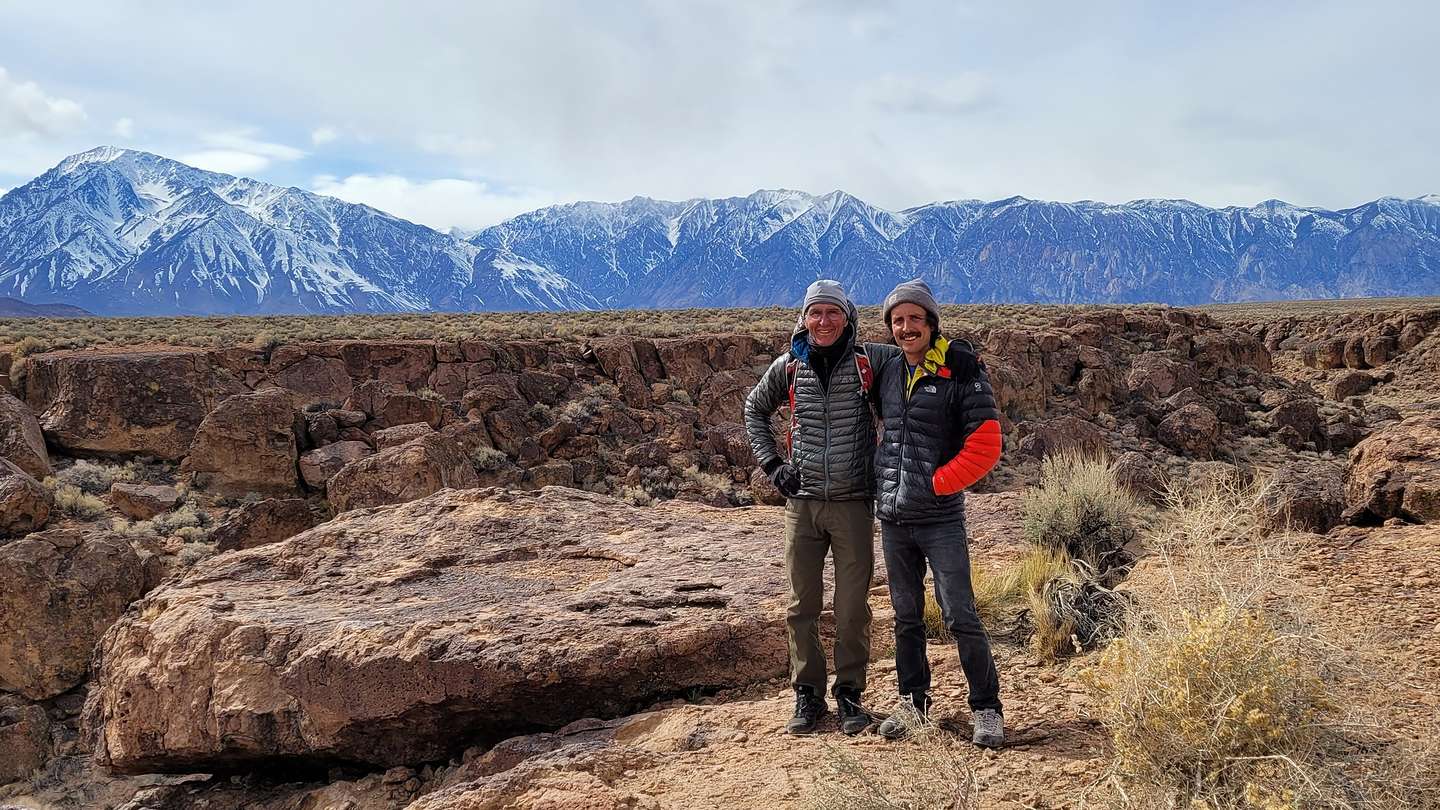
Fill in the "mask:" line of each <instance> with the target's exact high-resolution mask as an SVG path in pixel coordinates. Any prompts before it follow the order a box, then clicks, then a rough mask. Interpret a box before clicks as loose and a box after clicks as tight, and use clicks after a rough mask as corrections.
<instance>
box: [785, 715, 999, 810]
mask: <svg viewBox="0 0 1440 810" xmlns="http://www.w3.org/2000/svg"><path fill="white" fill-rule="evenodd" d="M962 746H963V747H962ZM965 748H968V743H958V744H957V741H956V740H955V739H954V738H953V737H952V736H951V735H948V734H946V733H945V732H943V731H942V730H940V729H939V728H937V727H936V726H935V725H934V724H931V723H926V724H923V725H920V726H918V727H916V728H914V729H912V730H911V731H910V734H909V736H907V737H906V738H905V741H904V742H902V743H896V744H893V745H886V746H883V747H878V748H874V747H867V748H865V749H864V750H865V752H866V753H865V756H864V758H863V760H862V758H860V757H858V756H856V755H855V754H854V753H852V750H851V748H850V747H849V746H841V745H829V746H826V750H825V755H824V758H823V759H822V763H821V772H820V774H819V778H817V779H816V780H815V792H814V794H813V795H812V796H811V798H810V802H809V806H810V807H812V808H815V810H898V809H899V808H904V810H972V808H979V807H980V806H981V804H980V786H979V783H978V782H977V781H976V779H975V773H974V771H973V770H972V769H971V767H970V764H969V763H968V762H967V761H966V759H965V755H964V753H963V751H964V750H965Z"/></svg>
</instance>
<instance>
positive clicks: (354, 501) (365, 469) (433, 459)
mask: <svg viewBox="0 0 1440 810" xmlns="http://www.w3.org/2000/svg"><path fill="white" fill-rule="evenodd" d="M477 484H478V480H477V479H476V477H475V468H474V467H473V466H472V465H471V464H470V459H469V457H468V456H466V455H465V452H464V451H463V450H461V449H460V445H458V444H456V443H455V441H454V440H453V439H451V438H449V437H448V436H445V435H444V434H440V433H431V434H430V435H428V436H422V437H421V438H419V439H416V440H414V441H412V442H409V443H407V444H402V445H399V446H398V447H390V448H386V449H385V450H381V451H380V452H378V453H376V454H375V455H373V456H367V457H365V458H362V459H360V460H359V461H356V462H353V463H351V464H347V465H345V468H344V469H342V470H340V472H338V473H336V474H335V477H333V478H331V479H330V481H329V482H328V483H327V484H326V486H325V490H326V493H327V497H329V499H330V505H331V506H333V507H334V508H335V513H336V514H339V513H341V512H346V511H349V510H351V509H364V508H366V507H369V506H383V505H385V504H391V503H404V502H405V501H413V500H415V499H416V498H423V497H425V496H426V495H429V494H431V493H432V492H437V491H439V490H441V489H445V488H447V487H449V488H451V489H464V488H466V487H473V486H476V485H477Z"/></svg>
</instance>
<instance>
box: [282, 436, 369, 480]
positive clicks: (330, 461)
mask: <svg viewBox="0 0 1440 810" xmlns="http://www.w3.org/2000/svg"><path fill="white" fill-rule="evenodd" d="M374 453H375V451H374V450H373V449H371V447H370V445H369V444H368V443H366V442H362V441H348V442H335V443H334V444H327V445H325V446H324V447H320V448H317V449H315V450H311V451H310V452H308V453H306V454H305V455H303V456H301V457H300V477H301V478H303V479H304V480H305V484H306V486H309V487H312V488H314V489H324V488H325V484H326V483H328V482H329V481H330V479H331V478H334V477H335V474H336V473H338V472H340V471H341V470H343V469H344V468H345V465H346V464H349V463H350V462H352V461H359V460H360V459H362V458H365V457H366V456H369V455H373V454H374Z"/></svg>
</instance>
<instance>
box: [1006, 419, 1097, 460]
mask: <svg viewBox="0 0 1440 810" xmlns="http://www.w3.org/2000/svg"><path fill="white" fill-rule="evenodd" d="M1019 433H1020V444H1019V452H1020V454H1021V455H1026V456H1034V457H1036V458H1044V457H1045V456H1052V455H1057V454H1060V453H1079V454H1081V455H1085V456H1100V455H1103V454H1104V453H1105V448H1106V446H1107V444H1108V442H1107V441H1106V436H1105V431H1104V429H1103V428H1101V427H1100V426H1099V425H1096V424H1095V423H1094V422H1091V421H1088V420H1085V419H1081V418H1080V417H1078V416H1060V417H1056V418H1055V419H1047V420H1046V421H1044V422H1021V423H1020V425H1019Z"/></svg>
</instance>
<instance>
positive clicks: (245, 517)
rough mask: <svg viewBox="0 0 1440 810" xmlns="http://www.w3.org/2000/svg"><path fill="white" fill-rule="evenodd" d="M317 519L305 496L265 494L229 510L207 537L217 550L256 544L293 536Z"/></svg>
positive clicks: (251, 546) (254, 545)
mask: <svg viewBox="0 0 1440 810" xmlns="http://www.w3.org/2000/svg"><path fill="white" fill-rule="evenodd" d="M316 522H317V521H316V520H315V515H314V513H312V512H311V511H310V504H309V503H308V502H306V501H305V499H304V498H268V499H266V500H263V501H257V502H255V503H249V504H246V505H244V506H242V507H240V508H239V509H237V510H235V511H234V512H232V513H231V514H230V515H228V516H227V517H226V518H225V520H224V522H222V523H221V524H220V525H219V526H216V527H215V531H213V532H211V533H210V541H211V542H213V543H214V544H215V548H216V549H217V550H219V551H235V550H237V549H242V548H255V547H256V546H263V545H267V544H269V543H278V542H280V541H281V540H285V539H287V538H290V537H294V536H295V535H297V534H299V533H300V532H303V531H305V530H306V529H308V528H310V527H311V526H314V525H315V524H316Z"/></svg>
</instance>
